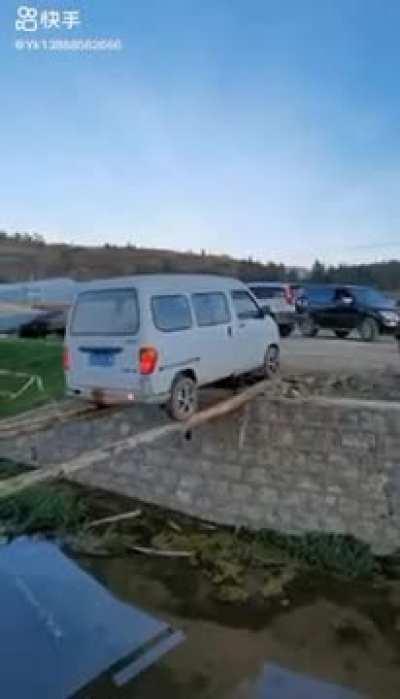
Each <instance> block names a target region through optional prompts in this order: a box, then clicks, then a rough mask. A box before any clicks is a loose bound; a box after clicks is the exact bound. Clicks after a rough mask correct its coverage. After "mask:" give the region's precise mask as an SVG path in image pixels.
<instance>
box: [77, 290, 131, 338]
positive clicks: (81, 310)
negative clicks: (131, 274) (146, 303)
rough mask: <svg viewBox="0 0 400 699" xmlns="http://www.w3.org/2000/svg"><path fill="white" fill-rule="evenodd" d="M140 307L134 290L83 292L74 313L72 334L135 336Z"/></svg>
mask: <svg viewBox="0 0 400 699" xmlns="http://www.w3.org/2000/svg"><path fill="white" fill-rule="evenodd" d="M138 329H139V306H138V300H137V294H136V291H135V290H134V289H102V290H101V291H85V292H84V293H82V294H80V295H79V296H78V300H77V303H76V306H75V309H74V312H73V316H72V323H71V333H72V335H135V334H136V333H137V331H138Z"/></svg>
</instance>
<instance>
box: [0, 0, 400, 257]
mask: <svg viewBox="0 0 400 699" xmlns="http://www.w3.org/2000/svg"><path fill="white" fill-rule="evenodd" d="M21 4H23V3H20V2H15V1H14V0H2V2H1V7H0V22H1V26H2V31H1V39H0V65H1V87H2V90H1V94H2V106H1V117H0V125H1V129H0V154H1V160H2V167H1V172H0V227H1V228H5V229H8V230H34V231H38V232H41V233H43V234H44V235H45V236H46V238H47V239H48V240H50V241H61V240H66V241H74V242H75V243H81V244H90V245H95V244H99V243H100V244H101V243H104V242H106V241H110V242H115V243H118V244H125V243H126V242H127V241H130V242H132V243H134V244H138V245H143V246H155V247H164V248H174V249H180V250H188V249H192V250H196V251H198V250H200V249H201V248H205V249H207V250H209V251H216V252H226V253H228V254H231V255H235V256H240V257H247V256H249V255H251V256H253V257H255V258H258V259H262V260H269V259H274V260H275V261H283V262H286V263H287V264H300V265H303V264H308V263H310V262H312V261H313V260H314V259H315V257H319V258H321V259H323V260H325V261H327V262H338V261H349V262H353V261H368V260H374V259H387V258H390V257H399V256H400V89H399V81H400V52H399V50H398V36H399V33H400V3H399V2H397V0H384V2H381V1H379V0H276V1H269V0H247V1H246V0H213V1H211V0H146V1H144V0H141V2H136V1H135V0H130V1H129V2H127V1H126V0H71V1H69V0H49V1H48V2H47V0H46V1H44V0H40V1H39V0H37V1H36V2H28V3H27V4H28V5H29V6H31V7H35V8H38V9H39V10H40V11H43V10H45V9H53V10H54V9H59V10H62V9H64V10H65V9H78V10H79V11H80V18H81V26H80V27H79V28H74V29H72V30H70V31H68V30H66V29H62V30H57V29H52V30H45V29H43V28H41V29H40V30H38V31H37V32H29V33H28V32H16V31H15V26H14V25H15V19H16V10H17V7H18V6H20V5H21ZM61 37H62V38H68V39H70V38H78V37H80V38H85V39H86V38H102V37H106V38H118V39H120V40H121V41H122V44H123V49H122V50H121V51H115V52H110V51H108V52H102V53H101V52H91V53H90V52H86V53H84V52H56V51H44V50H41V51H34V50H31V51H28V50H19V51H18V50H16V48H15V46H14V44H15V40H16V39H23V40H32V39H37V40H41V39H44V38H46V39H56V38H61Z"/></svg>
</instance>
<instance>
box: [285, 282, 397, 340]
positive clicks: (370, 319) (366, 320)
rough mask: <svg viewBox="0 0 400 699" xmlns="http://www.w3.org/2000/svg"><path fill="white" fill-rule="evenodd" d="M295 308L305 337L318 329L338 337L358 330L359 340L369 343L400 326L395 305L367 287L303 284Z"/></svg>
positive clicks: (395, 330) (343, 336) (378, 292)
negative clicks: (329, 331)
mask: <svg viewBox="0 0 400 699" xmlns="http://www.w3.org/2000/svg"><path fill="white" fill-rule="evenodd" d="M296 307H297V310H298V312H299V313H300V320H299V327H300V330H301V332H302V334H303V335H304V336H305V337H315V335H316V334H317V333H318V330H319V329H320V328H328V329H329V330H333V332H334V333H335V335H336V336H337V337H340V338H345V337H347V336H348V335H349V334H350V333H351V331H352V330H358V332H359V333H360V336H361V338H362V339H363V340H365V341H366V342H370V341H371V340H375V339H376V338H377V337H378V335H379V334H380V333H385V334H395V333H396V332H397V331H398V329H399V324H400V313H399V310H398V309H397V308H396V304H395V302H394V301H393V300H392V299H390V298H388V297H387V296H385V295H384V294H382V293H381V292H380V291H377V290H376V289H373V288H372V287H369V286H355V285H352V284H350V285H336V284H335V285H333V284H323V285H322V284H321V285H305V286H304V287H302V289H301V292H300V293H299V295H298V297H297V301H296Z"/></svg>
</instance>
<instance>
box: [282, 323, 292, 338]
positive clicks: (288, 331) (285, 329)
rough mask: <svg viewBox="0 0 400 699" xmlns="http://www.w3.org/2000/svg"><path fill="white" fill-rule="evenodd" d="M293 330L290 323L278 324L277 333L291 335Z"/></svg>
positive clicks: (283, 335)
mask: <svg viewBox="0 0 400 699" xmlns="http://www.w3.org/2000/svg"><path fill="white" fill-rule="evenodd" d="M292 330H293V326H292V325H280V326H279V334H280V336H281V337H289V335H291V333H292Z"/></svg>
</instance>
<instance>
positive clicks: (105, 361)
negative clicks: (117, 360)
mask: <svg viewBox="0 0 400 699" xmlns="http://www.w3.org/2000/svg"><path fill="white" fill-rule="evenodd" d="M89 364H90V366H99V367H110V366H113V365H114V354H113V353H112V352H91V353H90V355H89Z"/></svg>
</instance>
